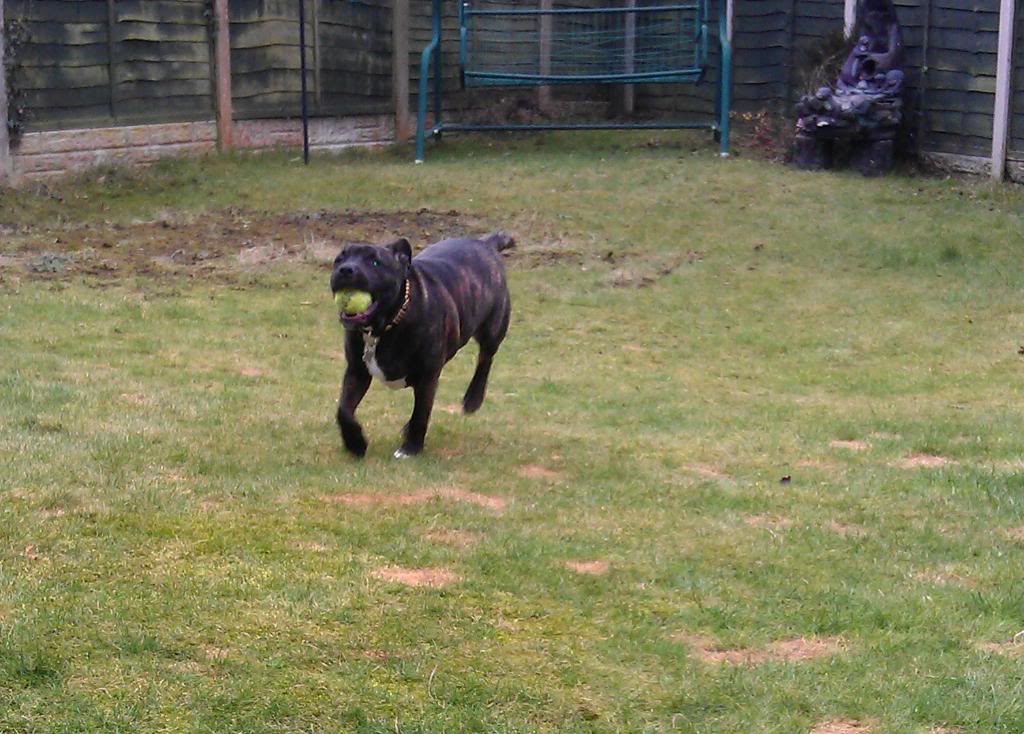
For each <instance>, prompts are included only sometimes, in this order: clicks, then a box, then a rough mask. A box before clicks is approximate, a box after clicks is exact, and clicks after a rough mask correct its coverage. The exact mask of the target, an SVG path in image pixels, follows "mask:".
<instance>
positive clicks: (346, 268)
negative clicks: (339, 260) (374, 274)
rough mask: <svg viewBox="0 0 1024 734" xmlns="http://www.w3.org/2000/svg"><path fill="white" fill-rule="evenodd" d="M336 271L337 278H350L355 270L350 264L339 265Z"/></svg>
mask: <svg viewBox="0 0 1024 734" xmlns="http://www.w3.org/2000/svg"><path fill="white" fill-rule="evenodd" d="M337 273H338V277H339V278H351V277H352V276H353V275H355V274H356V271H355V268H353V267H352V266H351V265H339V266H338V269H337Z"/></svg>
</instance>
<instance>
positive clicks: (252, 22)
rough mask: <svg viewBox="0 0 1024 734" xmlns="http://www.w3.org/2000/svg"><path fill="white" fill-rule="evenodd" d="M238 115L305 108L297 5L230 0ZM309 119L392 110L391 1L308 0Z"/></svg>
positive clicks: (282, 0)
mask: <svg viewBox="0 0 1024 734" xmlns="http://www.w3.org/2000/svg"><path fill="white" fill-rule="evenodd" d="M230 12H231V77H232V90H233V97H234V105H235V114H236V117H238V118H240V119H245V118H259V117H294V116H297V115H298V114H299V110H300V108H301V90H302V78H301V72H300V67H301V61H300V46H299V12H298V4H297V3H296V2H295V1H294V0H232V2H231V4H230ZM306 44H307V45H306V64H307V71H306V85H307V88H308V94H309V98H308V102H309V107H310V111H311V114H314V115H319V114H363V113H368V112H375V113H384V112H388V111H389V110H390V108H391V3H390V0H388V1H387V2H384V1H383V0H374V2H362V3H356V2H351V1H350V0H306Z"/></svg>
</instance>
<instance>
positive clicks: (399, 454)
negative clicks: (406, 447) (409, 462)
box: [392, 449, 412, 459]
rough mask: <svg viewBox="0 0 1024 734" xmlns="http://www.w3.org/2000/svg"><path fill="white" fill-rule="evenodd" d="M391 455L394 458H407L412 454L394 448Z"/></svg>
mask: <svg viewBox="0 0 1024 734" xmlns="http://www.w3.org/2000/svg"><path fill="white" fill-rule="evenodd" d="M392 456H393V457H394V458H396V459H408V458H410V457H411V456H412V454H407V453H405V452H404V451H402V449H395V453H393V454H392Z"/></svg>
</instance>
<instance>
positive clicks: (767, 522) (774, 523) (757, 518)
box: [743, 515, 793, 530]
mask: <svg viewBox="0 0 1024 734" xmlns="http://www.w3.org/2000/svg"><path fill="white" fill-rule="evenodd" d="M743 522H745V523H746V524H747V525H749V526H750V527H753V528H764V529H766V530H785V529H786V528H790V527H792V526H793V521H792V520H790V519H789V518H788V517H782V516H781V515H750V516H749V517H745V518H743Z"/></svg>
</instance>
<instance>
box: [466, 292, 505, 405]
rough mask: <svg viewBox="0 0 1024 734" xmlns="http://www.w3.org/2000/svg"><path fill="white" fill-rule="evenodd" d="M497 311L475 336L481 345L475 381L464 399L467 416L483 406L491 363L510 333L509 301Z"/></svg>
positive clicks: (467, 389) (470, 383)
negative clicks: (506, 333)
mask: <svg viewBox="0 0 1024 734" xmlns="http://www.w3.org/2000/svg"><path fill="white" fill-rule="evenodd" d="M495 310H496V314H495V316H492V317H491V318H490V319H488V320H487V322H486V323H485V324H484V325H483V326H482V327H480V330H479V331H478V332H477V333H476V335H475V338H476V341H477V344H479V345H480V354H479V355H478V356H477V360H476V371H475V372H474V373H473V379H472V380H470V381H469V387H467V388H466V394H465V396H463V398H462V412H463V413H466V414H467V415H468V414H470V413H475V412H476V411H478V410H479V409H480V406H481V405H483V402H484V395H485V394H486V393H487V378H488V376H490V374H491V363H492V362H493V361H494V355H495V353H496V352H497V351H498V347H499V346H500V345H501V340H502V339H504V338H505V332H507V331H508V321H509V313H510V309H509V305H508V301H507V300H506V301H505V302H504V303H503V304H501V306H500V307H499V308H498V309H495Z"/></svg>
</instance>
